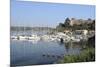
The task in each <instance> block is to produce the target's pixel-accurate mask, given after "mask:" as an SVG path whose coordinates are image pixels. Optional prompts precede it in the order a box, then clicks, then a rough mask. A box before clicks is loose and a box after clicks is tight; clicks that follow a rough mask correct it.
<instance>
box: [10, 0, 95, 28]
mask: <svg viewBox="0 0 100 67" xmlns="http://www.w3.org/2000/svg"><path fill="white" fill-rule="evenodd" d="M10 14H11V17H10V18H11V26H28V27H38V26H40V27H42V26H43V27H47V26H48V27H56V26H57V25H58V24H59V23H60V22H62V23H63V22H64V20H65V19H66V18H67V17H69V18H77V19H88V18H91V19H95V6H94V5H79V4H60V3H44V2H24V1H16V0H11V13H10Z"/></svg>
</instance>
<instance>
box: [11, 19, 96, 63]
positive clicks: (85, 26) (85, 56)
mask: <svg viewBox="0 0 100 67" xmlns="http://www.w3.org/2000/svg"><path fill="white" fill-rule="evenodd" d="M24 28H25V30H26V31H27V30H34V31H41V30H50V31H51V32H49V33H50V34H54V32H63V33H66V32H67V34H66V35H68V32H70V33H71V32H75V31H76V30H87V31H89V32H90V34H92V33H93V34H94V35H93V36H92V37H89V38H88V40H87V42H86V44H84V46H83V48H82V51H81V53H80V54H79V55H65V56H64V58H63V59H61V60H59V61H58V62H57V63H74V62H89V61H95V20H94V19H93V20H92V19H90V18H89V19H87V20H84V19H75V18H71V19H69V18H66V19H65V21H64V22H63V23H59V24H58V26H56V28H50V27H14V26H11V31H23V30H24ZM76 34H78V33H76ZM90 34H89V33H88V35H90ZM86 35H87V34H86ZM80 45H81V44H80ZM65 46H66V45H65Z"/></svg>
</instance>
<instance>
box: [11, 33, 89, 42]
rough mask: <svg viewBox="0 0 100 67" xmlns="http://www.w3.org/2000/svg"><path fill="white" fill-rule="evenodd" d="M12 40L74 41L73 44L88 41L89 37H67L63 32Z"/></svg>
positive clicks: (15, 37)
mask: <svg viewBox="0 0 100 67" xmlns="http://www.w3.org/2000/svg"><path fill="white" fill-rule="evenodd" d="M11 39H12V40H27V41H30V40H31V41H40V40H42V41H46V42H48V41H55V42H58V41H59V42H60V41H62V42H69V41H73V42H80V41H81V40H87V39H88V37H87V36H83V35H66V34H64V33H62V32H58V33H56V34H51V35H50V34H45V35H36V34H32V35H16V36H11Z"/></svg>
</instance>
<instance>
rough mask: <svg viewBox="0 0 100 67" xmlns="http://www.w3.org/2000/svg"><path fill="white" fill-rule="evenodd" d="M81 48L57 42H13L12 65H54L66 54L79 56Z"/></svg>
mask: <svg viewBox="0 0 100 67" xmlns="http://www.w3.org/2000/svg"><path fill="white" fill-rule="evenodd" d="M79 52H80V47H79V46H77V47H76V46H74V45H72V44H67V45H66V46H65V44H61V43H57V42H43V41H42V42H41V41H39V42H38V43H32V42H31V41H30V42H29V41H17V40H15V41H14V40H13V41H11V65H32V64H52V63H55V62H57V61H58V60H59V59H62V58H63V56H64V55H65V54H68V55H69V54H78V53H79Z"/></svg>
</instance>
